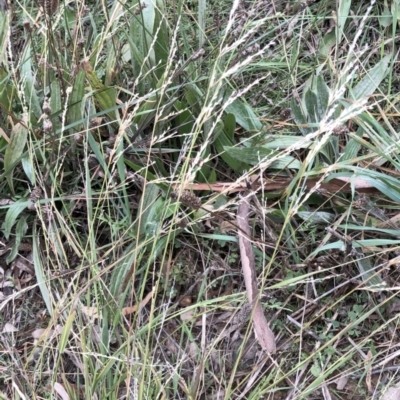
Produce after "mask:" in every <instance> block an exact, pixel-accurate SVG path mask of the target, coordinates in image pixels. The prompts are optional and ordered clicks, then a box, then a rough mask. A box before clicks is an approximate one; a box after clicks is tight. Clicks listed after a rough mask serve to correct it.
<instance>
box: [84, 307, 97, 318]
mask: <svg viewBox="0 0 400 400" xmlns="http://www.w3.org/2000/svg"><path fill="white" fill-rule="evenodd" d="M81 311H82V312H83V313H84V314H85V315H86V316H87V317H89V318H99V313H98V310H97V307H86V306H82V307H81Z"/></svg>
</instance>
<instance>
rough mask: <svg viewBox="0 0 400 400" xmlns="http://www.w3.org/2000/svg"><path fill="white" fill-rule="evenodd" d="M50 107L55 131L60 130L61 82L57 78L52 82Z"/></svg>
mask: <svg viewBox="0 0 400 400" xmlns="http://www.w3.org/2000/svg"><path fill="white" fill-rule="evenodd" d="M50 108H51V113H52V117H51V122H52V123H53V129H54V131H55V132H57V131H60V129H61V121H60V120H59V118H58V117H59V114H60V113H61V111H62V105H61V89H60V85H59V82H58V80H56V79H55V80H54V81H53V82H51V97H50ZM53 115H54V116H53Z"/></svg>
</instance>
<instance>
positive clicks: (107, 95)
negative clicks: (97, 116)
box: [81, 59, 119, 129]
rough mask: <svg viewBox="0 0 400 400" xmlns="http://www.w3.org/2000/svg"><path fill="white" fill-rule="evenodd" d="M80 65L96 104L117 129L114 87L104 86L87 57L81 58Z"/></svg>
mask: <svg viewBox="0 0 400 400" xmlns="http://www.w3.org/2000/svg"><path fill="white" fill-rule="evenodd" d="M81 65H82V68H83V70H84V71H85V74H86V78H87V80H88V81H89V84H90V87H91V88H92V90H93V92H94V97H95V99H96V101H97V103H98V106H99V107H100V110H102V111H106V112H107V116H108V117H109V118H110V119H111V121H113V126H114V127H115V128H116V129H118V124H117V123H116V122H115V121H116V120H118V119H119V118H118V113H117V112H116V109H117V107H116V101H117V93H116V91H115V89H114V88H113V87H107V86H105V85H104V84H103V83H102V82H101V81H100V79H99V78H98V77H97V75H96V73H95V72H94V71H93V69H92V66H91V65H90V63H89V61H88V60H87V59H85V60H83V61H82V63H81Z"/></svg>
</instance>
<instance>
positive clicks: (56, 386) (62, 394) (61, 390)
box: [54, 382, 70, 400]
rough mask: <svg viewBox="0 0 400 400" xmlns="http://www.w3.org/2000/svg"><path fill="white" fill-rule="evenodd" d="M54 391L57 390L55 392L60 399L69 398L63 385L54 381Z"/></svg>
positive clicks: (67, 399)
mask: <svg viewBox="0 0 400 400" xmlns="http://www.w3.org/2000/svg"><path fill="white" fill-rule="evenodd" d="M54 391H55V392H57V394H58V395H59V396H60V397H61V398H62V400H69V399H70V397H69V395H68V393H67V391H66V390H65V389H64V386H62V385H61V384H60V383H58V382H56V383H55V384H54Z"/></svg>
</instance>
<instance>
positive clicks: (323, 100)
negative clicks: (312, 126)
mask: <svg viewBox="0 0 400 400" xmlns="http://www.w3.org/2000/svg"><path fill="white" fill-rule="evenodd" d="M316 95H317V116H318V122H319V121H321V120H322V119H323V118H324V116H325V114H326V111H327V110H328V105H329V88H328V86H327V84H326V83H325V81H324V78H323V76H322V75H318V76H317V79H316Z"/></svg>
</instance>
